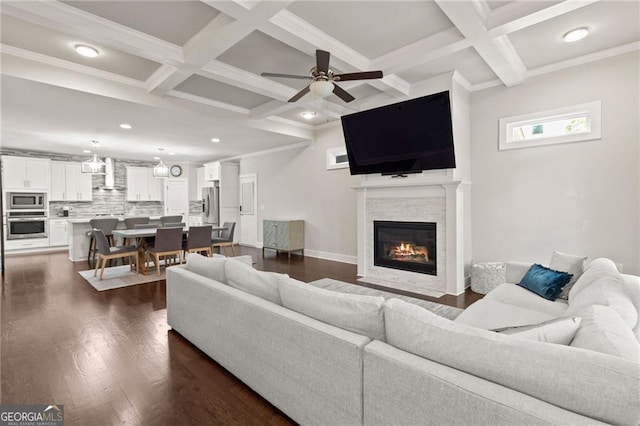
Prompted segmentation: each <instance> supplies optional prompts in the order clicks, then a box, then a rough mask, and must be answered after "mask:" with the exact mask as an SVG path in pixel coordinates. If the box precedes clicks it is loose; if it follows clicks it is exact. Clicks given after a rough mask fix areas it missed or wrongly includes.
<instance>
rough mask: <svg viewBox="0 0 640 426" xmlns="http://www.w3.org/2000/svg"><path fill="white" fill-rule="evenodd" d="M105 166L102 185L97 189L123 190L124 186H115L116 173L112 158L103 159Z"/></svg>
mask: <svg viewBox="0 0 640 426" xmlns="http://www.w3.org/2000/svg"><path fill="white" fill-rule="evenodd" d="M104 162H105V164H106V166H105V174H104V185H102V186H100V187H99V189H107V190H114V189H125V186H124V185H116V172H115V166H114V161H113V158H111V157H106V158H105V159H104Z"/></svg>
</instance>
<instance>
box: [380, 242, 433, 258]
mask: <svg viewBox="0 0 640 426" xmlns="http://www.w3.org/2000/svg"><path fill="white" fill-rule="evenodd" d="M389 257H390V258H392V259H394V260H399V261H408V262H428V261H429V251H428V250H427V248H426V247H424V246H414V245H413V244H412V243H400V244H399V245H397V246H395V247H392V248H391V250H390V251H389Z"/></svg>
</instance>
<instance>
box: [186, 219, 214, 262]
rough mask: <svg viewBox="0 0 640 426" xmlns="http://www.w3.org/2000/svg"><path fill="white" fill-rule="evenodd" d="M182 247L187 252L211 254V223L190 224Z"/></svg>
mask: <svg viewBox="0 0 640 426" xmlns="http://www.w3.org/2000/svg"><path fill="white" fill-rule="evenodd" d="M182 249H183V250H184V251H186V252H187V253H202V252H205V253H206V254H207V256H209V257H211V256H212V255H213V249H212V247H211V225H204V226H190V227H189V235H187V241H183V242H182Z"/></svg>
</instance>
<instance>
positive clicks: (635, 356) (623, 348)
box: [571, 305, 640, 363]
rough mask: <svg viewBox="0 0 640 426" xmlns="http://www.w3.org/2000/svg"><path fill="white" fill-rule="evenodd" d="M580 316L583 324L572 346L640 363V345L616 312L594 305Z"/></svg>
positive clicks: (606, 307)
mask: <svg viewBox="0 0 640 426" xmlns="http://www.w3.org/2000/svg"><path fill="white" fill-rule="evenodd" d="M580 316H581V317H582V323H581V324H580V328H579V329H578V332H577V333H576V337H575V338H574V339H573V342H571V346H573V347H575V348H582V349H589V350H592V351H596V352H601V353H603V354H609V355H613V356H619V357H621V358H625V359H628V360H629V361H633V362H636V363H637V362H640V344H638V341H637V340H636V338H635V336H634V334H633V332H632V331H631V329H630V328H629V327H628V326H627V324H625V322H624V320H623V319H622V318H621V317H620V315H619V314H618V313H617V312H616V311H615V310H613V309H611V308H610V307H608V306H602V305H593V306H589V307H588V308H585V309H583V310H582V311H580Z"/></svg>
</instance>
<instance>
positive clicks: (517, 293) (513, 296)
mask: <svg viewBox="0 0 640 426" xmlns="http://www.w3.org/2000/svg"><path fill="white" fill-rule="evenodd" d="M483 300H495V301H496V302H502V303H506V304H508V305H515V306H519V307H521V308H525V309H530V310H532V311H539V312H542V313H544V314H547V315H552V316H554V317H560V316H563V315H564V313H565V312H566V311H567V308H568V307H569V305H568V304H567V301H566V300H560V299H556V300H555V301H553V302H552V301H550V300H546V299H545V298H543V297H540V296H538V295H537V294H535V293H532V292H530V291H529V290H527V289H525V288H522V287H520V286H518V285H514V284H502V285H500V286H498V287H496V288H494V289H493V290H491V291H490V292H489V294H487V295H486V296H485V297H484V299H483Z"/></svg>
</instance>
